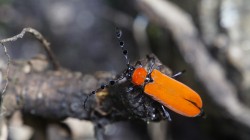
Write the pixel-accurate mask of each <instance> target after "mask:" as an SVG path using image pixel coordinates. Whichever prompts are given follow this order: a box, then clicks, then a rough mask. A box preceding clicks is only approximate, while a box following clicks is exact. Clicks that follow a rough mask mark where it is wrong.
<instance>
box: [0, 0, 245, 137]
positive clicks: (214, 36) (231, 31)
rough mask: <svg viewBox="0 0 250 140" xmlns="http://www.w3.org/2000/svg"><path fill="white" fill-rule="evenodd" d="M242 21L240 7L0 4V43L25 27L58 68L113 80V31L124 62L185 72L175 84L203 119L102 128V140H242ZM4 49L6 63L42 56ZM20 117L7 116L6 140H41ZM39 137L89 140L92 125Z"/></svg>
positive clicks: (73, 123)
mask: <svg viewBox="0 0 250 140" xmlns="http://www.w3.org/2000/svg"><path fill="white" fill-rule="evenodd" d="M249 13H250V3H249V1H247V0H240V1H234V0H189V1H185V0H170V1H167V0H166V1H164V0H155V1H150V0H127V1H122V0H102V1H101V0H71V1H68V0H53V1H51V0H43V1H41V0H26V1H20V0H0V38H1V39H3V38H7V37H10V36H13V35H16V34H17V33H20V32H21V30H22V29H23V28H25V27H32V28H35V29H37V30H38V31H40V32H41V33H42V34H43V35H44V37H45V38H46V39H47V40H48V41H49V42H50V43H51V47H52V50H53V51H54V52H55V54H56V57H57V59H58V60H59V62H60V63H61V64H62V66H63V67H65V68H67V69H69V70H72V71H80V72H82V73H83V74H92V73H94V72H96V71H113V72H115V73H119V72H121V71H122V70H123V69H124V68H125V60H124V58H123V57H124V56H123V55H122V53H121V51H120V48H119V45H118V41H117V39H116V36H115V27H120V28H121V29H122V31H123V40H124V41H125V46H126V48H127V49H128V51H129V58H130V59H131V61H136V60H138V59H139V58H142V57H144V56H145V55H146V54H149V53H154V54H155V55H156V56H157V57H158V58H159V59H160V60H161V61H162V63H163V64H164V65H166V66H168V67H169V68H170V69H171V70H172V71H173V72H174V73H176V72H179V71H182V70H186V71H187V72H186V73H185V74H184V75H183V76H181V77H180V78H179V79H178V80H180V81H181V82H183V83H185V84H186V85H188V86H190V87H192V88H193V89H194V90H196V91H197V92H198V93H199V94H200V95H201V97H202V99H203V103H204V110H205V112H206V115H207V118H206V119H202V118H186V117H183V116H180V115H178V114H175V113H172V112H170V113H171V116H172V120H173V122H171V123H169V122H167V121H162V122H159V123H145V122H138V121H137V122H133V121H131V122H117V123H114V124H111V125H108V126H107V127H106V129H105V139H110V140H127V139H130V140H201V139H202V140H222V139H225V140H249V139H250V93H249V91H250V84H249V83H250V70H249V69H250V60H249V57H250V55H249V52H250V40H249V36H250V28H249V25H250V24H249V21H250V20H249V19H250V17H249ZM6 46H7V47H8V50H9V53H10V56H11V57H12V59H14V60H15V59H23V60H29V59H30V58H32V57H34V56H36V55H37V54H38V53H41V52H43V49H42V48H41V47H40V43H39V42H38V41H37V40H35V39H34V38H33V37H31V36H30V35H25V37H24V38H23V39H19V40H17V41H15V42H12V43H8V44H6ZM1 56H3V52H1ZM20 116H22V114H21V113H20V112H16V113H14V114H13V115H12V116H10V117H9V120H8V123H7V125H6V126H5V127H2V131H3V132H4V131H5V130H6V132H7V134H8V139H10V140H26V139H43V138H42V137H39V136H40V135H41V134H39V133H37V132H38V131H39V130H36V129H35V128H32V127H30V126H28V125H26V124H25V123H23V120H22V118H21V117H20ZM44 120H46V118H41V120H37V121H38V122H40V121H44ZM3 134H4V133H3ZM43 135H44V138H46V139H51V140H52V139H62V138H64V139H88V140H92V139H95V137H94V128H93V124H92V123H91V122H88V121H80V120H77V119H74V118H67V119H66V120H64V121H62V123H61V125H53V124H51V125H50V126H47V128H46V133H44V134H43ZM63 136H64V137H63ZM1 138H2V139H4V136H2V137H1Z"/></svg>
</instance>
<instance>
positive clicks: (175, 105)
mask: <svg viewBox="0 0 250 140" xmlns="http://www.w3.org/2000/svg"><path fill="white" fill-rule="evenodd" d="M116 31H117V32H116V33H117V38H118V39H120V38H121V36H122V32H121V30H120V29H117V30H116ZM120 46H121V48H122V51H123V54H124V56H125V59H126V61H127V69H126V70H125V71H124V73H123V74H122V75H121V76H120V77H119V78H117V79H115V80H112V81H110V83H109V84H106V85H102V86H101V87H100V88H98V89H97V90H95V91H93V92H92V93H91V94H89V95H88V96H87V98H86V99H85V101H84V106H85V103H86V101H87V99H88V97H89V96H91V95H93V94H95V93H96V92H98V91H99V90H102V89H104V88H105V87H108V86H110V85H114V84H115V83H117V82H118V81H120V80H121V79H123V78H127V79H129V80H131V83H132V84H133V85H134V86H141V87H143V91H144V93H145V94H147V95H149V96H150V97H152V98H153V99H154V100H155V101H157V102H159V103H161V104H162V110H163V112H164V114H165V116H166V117H167V118H168V120H169V121H171V118H170V115H169V113H168V112H167V111H166V110H165V107H167V108H168V109H170V110H172V111H174V112H176V113H178V114H181V115H183V116H187V117H196V116H199V115H202V113H203V110H202V100H201V98H200V96H199V95H198V94H197V93H196V92H195V91H194V90H192V89H191V88H189V87H188V86H186V85H184V84H183V83H181V82H179V81H177V80H175V79H173V78H174V77H176V76H178V75H180V74H181V72H180V73H177V74H175V75H174V76H172V77H169V76H167V75H165V74H163V73H162V72H160V71H159V70H157V69H154V68H153V65H154V61H153V65H152V66H150V68H149V70H146V69H145V68H143V67H142V66H141V64H140V61H138V63H137V64H139V65H140V67H136V66H132V65H131V64H130V62H129V60H128V56H127V54H128V51H127V50H125V49H124V42H123V41H120ZM151 59H152V60H154V58H151ZM137 64H136V65H137ZM132 90H133V89H132Z"/></svg>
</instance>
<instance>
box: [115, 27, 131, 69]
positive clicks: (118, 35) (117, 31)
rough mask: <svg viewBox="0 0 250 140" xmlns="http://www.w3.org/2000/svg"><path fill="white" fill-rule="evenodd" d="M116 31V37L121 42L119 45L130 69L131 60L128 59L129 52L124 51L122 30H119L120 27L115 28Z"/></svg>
mask: <svg viewBox="0 0 250 140" xmlns="http://www.w3.org/2000/svg"><path fill="white" fill-rule="evenodd" d="M115 30H116V37H117V39H118V41H119V45H120V47H121V49H122V53H123V55H124V57H125V59H126V63H127V66H128V67H129V66H130V62H129V59H128V50H126V49H124V41H122V40H121V37H122V30H121V29H119V28H118V27H116V28H115Z"/></svg>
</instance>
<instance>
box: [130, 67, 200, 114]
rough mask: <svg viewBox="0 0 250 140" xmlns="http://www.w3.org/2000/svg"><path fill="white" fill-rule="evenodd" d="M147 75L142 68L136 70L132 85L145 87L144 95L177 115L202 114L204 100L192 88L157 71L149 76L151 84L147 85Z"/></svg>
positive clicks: (154, 70)
mask: <svg viewBox="0 0 250 140" xmlns="http://www.w3.org/2000/svg"><path fill="white" fill-rule="evenodd" d="M147 75H148V74H147V71H146V69H144V68H142V67H140V68H137V69H135V70H134V72H133V75H132V83H133V84H135V85H138V86H144V93H146V94H147V95H149V96H151V97H152V98H153V99H154V100H156V101H158V102H160V103H161V104H163V105H164V106H165V107H167V108H169V109H171V110H172V111H174V112H176V113H179V114H181V115H183V116H187V117H196V116H198V115H200V114H201V108H202V100H201V98H200V96H199V95H198V94H197V93H196V92H195V91H193V90H192V89H191V88H189V87H188V86H186V85H184V84H182V83H181V82H179V81H176V80H175V79H173V78H171V77H169V76H167V75H165V74H163V73H161V72H160V71H158V70H157V69H153V71H152V72H151V73H150V74H149V76H150V78H151V82H146V83H145V81H146V78H147Z"/></svg>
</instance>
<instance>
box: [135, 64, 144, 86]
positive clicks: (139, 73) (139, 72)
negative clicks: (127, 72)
mask: <svg viewBox="0 0 250 140" xmlns="http://www.w3.org/2000/svg"><path fill="white" fill-rule="evenodd" d="M146 78H147V71H146V69H145V68H142V67H140V68H136V69H135V70H134V72H133V75H132V83H133V84H134V85H137V86H140V85H143V84H144V82H145V80H146Z"/></svg>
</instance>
